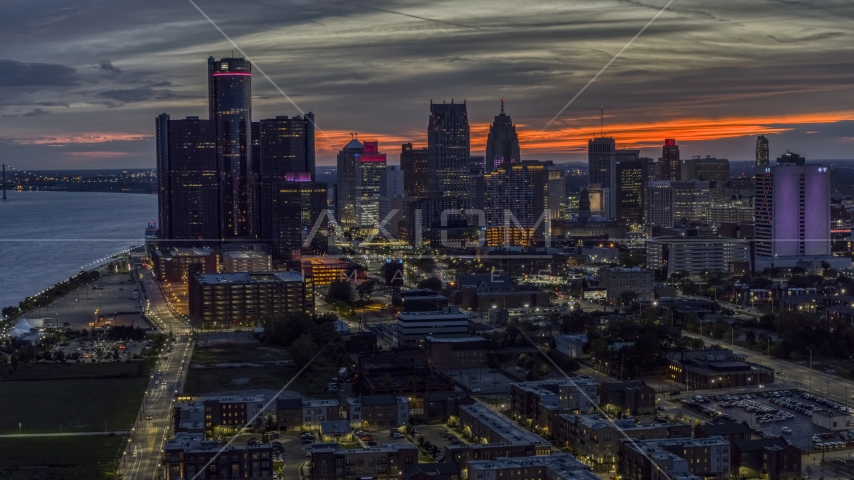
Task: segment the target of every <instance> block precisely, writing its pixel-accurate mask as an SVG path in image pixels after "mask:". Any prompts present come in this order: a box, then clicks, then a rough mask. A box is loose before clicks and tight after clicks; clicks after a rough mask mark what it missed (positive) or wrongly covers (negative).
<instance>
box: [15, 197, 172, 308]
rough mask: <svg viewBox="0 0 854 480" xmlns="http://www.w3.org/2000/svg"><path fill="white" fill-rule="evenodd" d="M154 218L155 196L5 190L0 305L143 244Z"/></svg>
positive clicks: (29, 294)
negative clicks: (91, 264)
mask: <svg viewBox="0 0 854 480" xmlns="http://www.w3.org/2000/svg"><path fill="white" fill-rule="evenodd" d="M156 219H157V196H156V195H137V194H130V193H96V192H44V191H33V192H14V191H11V192H7V199H6V200H5V201H4V200H0V307H6V306H9V305H15V306H17V305H18V302H20V301H21V300H23V299H24V298H26V297H29V296H31V295H34V294H36V293H39V292H40V291H42V290H44V289H45V288H47V287H50V286H51V285H53V284H55V283H57V282H60V281H62V280H65V279H66V278H68V277H70V276H72V275H74V274H76V273H78V272H79V271H80V269H81V267H83V266H86V265H88V264H90V263H91V262H97V261H99V260H100V259H102V258H104V257H108V256H110V255H112V254H114V253H116V252H119V251H121V250H125V249H127V248H128V247H130V246H131V244H135V245H142V244H143V243H144V241H145V238H144V236H145V227H146V224H147V222H148V221H153V220H156Z"/></svg>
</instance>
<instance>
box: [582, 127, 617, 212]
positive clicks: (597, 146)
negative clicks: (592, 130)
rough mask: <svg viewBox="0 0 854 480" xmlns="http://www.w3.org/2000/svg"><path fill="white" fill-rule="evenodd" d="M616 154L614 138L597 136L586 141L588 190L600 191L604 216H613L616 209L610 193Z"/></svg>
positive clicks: (614, 200)
mask: <svg viewBox="0 0 854 480" xmlns="http://www.w3.org/2000/svg"><path fill="white" fill-rule="evenodd" d="M616 163H617V154H616V147H615V143H614V139H613V138H611V137H599V138H594V139H593V140H588V141H587V169H588V180H587V186H588V190H601V191H602V195H603V198H602V207H603V213H604V216H605V217H608V218H613V216H614V213H615V212H614V210H616V198H615V196H613V195H611V192H612V191H613V188H612V186H613V185H614V184H615V180H614V175H615V173H616V170H615V168H614V166H615V165H616Z"/></svg>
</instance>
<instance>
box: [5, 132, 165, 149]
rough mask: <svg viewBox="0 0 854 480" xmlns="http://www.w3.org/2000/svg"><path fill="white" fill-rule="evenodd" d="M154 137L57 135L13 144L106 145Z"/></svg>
mask: <svg viewBox="0 0 854 480" xmlns="http://www.w3.org/2000/svg"><path fill="white" fill-rule="evenodd" d="M153 136H154V135H141V134H138V133H88V134H71V135H57V136H53V137H36V138H18V139H15V143H17V144H19V145H51V146H62V145H73V144H87V143H106V142H128V141H135V140H145V139H146V138H151V137H153Z"/></svg>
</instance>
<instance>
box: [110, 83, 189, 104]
mask: <svg viewBox="0 0 854 480" xmlns="http://www.w3.org/2000/svg"><path fill="white" fill-rule="evenodd" d="M95 96H96V97H98V98H106V99H108V100H116V101H119V102H122V103H134V102H144V101H146V100H165V99H170V98H175V97H177V96H178V95H177V94H176V93H174V92H171V91H169V90H155V89H153V88H150V87H140V88H125V89H118V90H106V91H103V92H100V93H98V94H96V95H95ZM113 106H114V105H113Z"/></svg>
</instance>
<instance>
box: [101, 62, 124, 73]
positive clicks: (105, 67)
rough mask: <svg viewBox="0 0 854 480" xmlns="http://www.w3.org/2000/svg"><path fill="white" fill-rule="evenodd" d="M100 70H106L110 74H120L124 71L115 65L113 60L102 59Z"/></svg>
mask: <svg viewBox="0 0 854 480" xmlns="http://www.w3.org/2000/svg"><path fill="white" fill-rule="evenodd" d="M98 70H100V71H101V72H105V73H107V74H108V75H120V74H121V73H122V71H121V69H119V68H118V67H116V66H113V62H111V61H109V60H102V61H101V62H100V63H98Z"/></svg>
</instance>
